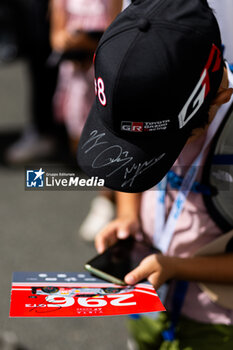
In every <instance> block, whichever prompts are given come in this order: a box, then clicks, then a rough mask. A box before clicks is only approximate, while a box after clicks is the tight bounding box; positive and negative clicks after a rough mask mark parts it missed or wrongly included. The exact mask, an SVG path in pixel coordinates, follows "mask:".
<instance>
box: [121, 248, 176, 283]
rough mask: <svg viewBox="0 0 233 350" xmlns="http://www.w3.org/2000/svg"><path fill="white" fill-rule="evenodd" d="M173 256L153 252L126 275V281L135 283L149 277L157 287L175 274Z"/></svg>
mask: <svg viewBox="0 0 233 350" xmlns="http://www.w3.org/2000/svg"><path fill="white" fill-rule="evenodd" d="M174 272H175V264H173V258H172V257H169V256H165V255H162V254H152V255H149V256H147V257H146V258H145V259H143V260H142V261H141V263H140V265H139V266H138V267H136V269H134V270H133V271H131V272H130V273H128V274H127V275H126V276H125V282H126V283H127V284H129V285H134V284H136V283H138V282H140V281H142V280H143V279H145V278H146V279H147V280H148V281H149V282H150V283H151V284H152V285H153V286H154V288H155V289H158V288H159V287H160V286H161V285H162V284H164V283H165V282H166V281H167V280H169V279H171V278H173V277H174V275H175V273H174Z"/></svg>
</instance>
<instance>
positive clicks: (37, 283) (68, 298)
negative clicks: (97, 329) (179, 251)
mask: <svg viewBox="0 0 233 350" xmlns="http://www.w3.org/2000/svg"><path fill="white" fill-rule="evenodd" d="M158 311H165V308H164V306H163V305H162V303H161V301H160V300H159V298H158V295H157V293H156V291H155V290H154V288H153V287H152V286H151V285H150V284H149V283H139V284H137V285H136V286H133V287H131V286H126V287H122V286H118V285H115V284H112V283H109V282H105V281H103V280H101V279H98V278H95V277H93V276H92V275H90V274H88V273H86V272H85V273H52V272H47V273H39V272H15V273H14V275H13V282H12V289H11V305H10V317H94V316H114V315H129V314H139V313H151V312H158Z"/></svg>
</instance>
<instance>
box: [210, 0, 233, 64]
mask: <svg viewBox="0 0 233 350" xmlns="http://www.w3.org/2000/svg"><path fill="white" fill-rule="evenodd" d="M208 2H209V5H210V6H211V7H212V9H213V10H214V13H215V15H216V18H217V20H218V23H219V27H220V30H221V35H222V41H223V45H224V48H225V50H224V56H225V58H226V59H227V60H228V62H229V63H230V65H231V68H232V70H233V40H232V37H233V21H232V15H233V1H232V0H221V1H219V0H208Z"/></svg>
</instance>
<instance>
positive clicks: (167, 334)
mask: <svg viewBox="0 0 233 350" xmlns="http://www.w3.org/2000/svg"><path fill="white" fill-rule="evenodd" d="M187 290H188V282H187V281H177V282H176V285H175V290H174V294H173V298H172V312H171V325H170V327H169V328H168V329H167V330H165V331H163V332H162V336H163V339H164V340H167V341H173V340H174V339H175V332H176V326H177V324H178V321H179V317H180V314H181V310H182V306H183V304H184V299H185V296H186V293H187Z"/></svg>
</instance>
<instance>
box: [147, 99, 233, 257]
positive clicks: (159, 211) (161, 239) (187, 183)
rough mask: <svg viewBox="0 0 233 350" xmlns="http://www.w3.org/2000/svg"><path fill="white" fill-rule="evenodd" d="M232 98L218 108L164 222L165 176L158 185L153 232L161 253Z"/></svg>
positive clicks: (166, 245)
mask: <svg viewBox="0 0 233 350" xmlns="http://www.w3.org/2000/svg"><path fill="white" fill-rule="evenodd" d="M232 101H233V98H231V100H230V101H229V102H228V103H226V104H224V105H222V106H221V108H219V110H218V112H217V114H216V116H215V118H214V120H213V121H212V122H211V124H210V126H209V128H208V132H207V136H206V140H205V143H204V146H203V148H202V150H201V152H200V154H199V155H198V156H197V158H196V159H195V160H194V162H193V163H192V165H191V166H190V168H189V169H188V171H187V173H186V175H185V177H184V179H183V182H182V184H181V187H180V190H179V192H178V194H177V197H176V200H175V202H174V204H173V206H172V208H171V211H170V214H169V216H168V218H167V221H166V222H165V215H166V209H165V196H166V186H167V177H166V176H165V177H164V178H163V180H162V181H161V182H160V183H159V184H158V187H157V190H156V191H155V193H156V215H155V232H154V245H155V246H156V247H157V248H158V249H160V250H161V252H162V253H167V251H168V248H169V246H170V243H171V240H172V237H173V233H174V231H175V226H176V223H177V221H178V218H179V216H180V214H181V211H182V209H183V207H184V204H185V201H186V198H187V196H188V194H189V192H190V190H191V188H192V185H193V183H194V181H195V178H196V176H197V172H198V169H199V166H200V165H201V162H202V160H203V156H204V152H205V150H206V149H207V147H208V146H209V144H210V142H211V141H212V139H213V137H214V135H215V134H216V131H217V130H218V128H219V126H220V124H221V123H222V120H223V119H224V117H225V115H226V113H227V111H228V109H229V107H230V106H231V104H232Z"/></svg>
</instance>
